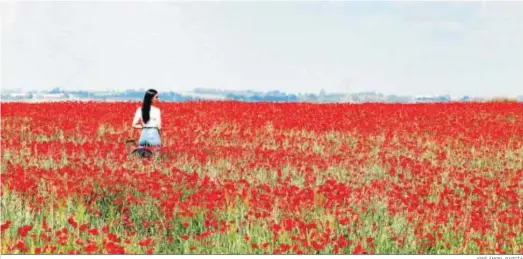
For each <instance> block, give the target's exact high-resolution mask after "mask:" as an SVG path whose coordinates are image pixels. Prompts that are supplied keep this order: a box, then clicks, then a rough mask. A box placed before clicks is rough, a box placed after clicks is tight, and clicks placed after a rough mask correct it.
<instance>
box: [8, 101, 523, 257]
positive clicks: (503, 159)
mask: <svg viewBox="0 0 523 259" xmlns="http://www.w3.org/2000/svg"><path fill="white" fill-rule="evenodd" d="M139 105H140V104H139V103H97V102H86V103H72V102H71V103H68V102H66V103H39V104H29V103H2V105H1V126H2V132H1V133H2V134H1V145H2V154H1V155H2V161H1V185H2V186H1V222H0V223H1V250H0V252H1V253H2V254H5V253H10V254H17V253H23V254H33V253H37V254H40V253H81V254H87V253H95V254H109V253H116V254H123V253H133V254H145V253H153V254H193V253H194V254H209V253H211V254H259V253H260V254H267V253H269V254H273V253H291V254H300V253H305V254H316V253H321V254H332V253H341V254H357V253H367V254H418V253H423V254H463V253H467V254H477V253H482V254H485V253H488V254H493V253H495V254H499V253H511V254H514V253H516V254H522V253H523V231H522V230H523V211H522V207H523V104H521V103H510V102H491V103H440V104H408V105H407V104H307V103H278V104H276V103H242V102H184V103H161V104H160V105H159V107H160V108H161V110H162V121H163V122H162V124H163V128H164V130H163V132H162V138H163V139H162V140H163V142H164V147H163V149H162V153H161V155H159V156H157V157H155V158H154V159H150V160H139V159H136V158H130V157H129V156H128V153H127V151H126V148H125V140H126V139H131V138H134V139H137V138H138V137H139V132H138V131H137V130H135V129H132V128H130V125H131V121H132V116H133V115H134V111H135V110H136V108H137V107H138V106H139Z"/></svg>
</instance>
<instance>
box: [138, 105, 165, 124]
mask: <svg viewBox="0 0 523 259" xmlns="http://www.w3.org/2000/svg"><path fill="white" fill-rule="evenodd" d="M140 121H141V122H142V125H143V127H145V128H158V129H161V126H162V125H161V124H162V120H161V114H160V109H158V108H157V107H154V106H151V111H150V112H149V121H147V123H145V124H144V123H143V119H142V107H138V109H136V113H135V114H134V119H133V125H135V124H137V123H139V122H140Z"/></svg>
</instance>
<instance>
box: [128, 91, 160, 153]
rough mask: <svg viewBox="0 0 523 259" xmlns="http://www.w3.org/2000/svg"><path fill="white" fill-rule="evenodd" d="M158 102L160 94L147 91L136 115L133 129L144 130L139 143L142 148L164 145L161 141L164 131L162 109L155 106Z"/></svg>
mask: <svg viewBox="0 0 523 259" xmlns="http://www.w3.org/2000/svg"><path fill="white" fill-rule="evenodd" d="M158 100H159V99H158V92H157V91H156V90H154V89H149V90H147V92H145V96H144V97H143V104H142V107H138V109H136V113H135V114H134V119H133V128H137V129H142V134H141V135H140V140H139V141H138V145H140V146H156V147H159V146H160V145H161V144H162V142H161V140H160V130H161V129H162V120H161V116H160V109H158V108H157V107H154V106H153V104H156V103H157V102H158Z"/></svg>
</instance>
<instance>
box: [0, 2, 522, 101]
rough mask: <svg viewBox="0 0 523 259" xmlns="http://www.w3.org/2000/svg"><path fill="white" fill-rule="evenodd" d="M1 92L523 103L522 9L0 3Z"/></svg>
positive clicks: (502, 5) (485, 5)
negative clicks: (198, 91)
mask: <svg viewBox="0 0 523 259" xmlns="http://www.w3.org/2000/svg"><path fill="white" fill-rule="evenodd" d="M0 6H1V11H2V20H1V22H2V31H1V82H2V88H3V89H13V88H21V89H51V88H54V87H57V86H60V87H62V88H64V89H129V88H133V89H137V88H150V87H152V88H156V89H159V90H175V91H185V90H190V89H193V88H196V87H205V88H222V89H252V90H263V91H269V90H283V91H286V92H315V93H317V92H319V91H320V90H321V89H322V88H323V89H325V90H326V91H328V92H358V91H380V92H383V93H387V94H391V93H395V94H413V95H418V94H423V95H432V94H451V95H453V96H455V95H456V96H457V95H466V94H468V95H474V96H493V95H509V96H513V95H518V94H523V2H497V1H496V2H493V1H488V2H485V1H478V2H469V1H459V2H327V1H323V2H199V3H189V2H145V1H144V2H100V1H98V2H23V3H21V2H18V3H16V2H3V3H1V4H0Z"/></svg>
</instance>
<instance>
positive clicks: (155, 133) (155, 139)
mask: <svg viewBox="0 0 523 259" xmlns="http://www.w3.org/2000/svg"><path fill="white" fill-rule="evenodd" d="M161 144H162V142H161V140H160V131H159V130H158V128H143V129H142V134H141V135H140V140H139V141H138V145H140V146H159V145H161Z"/></svg>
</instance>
